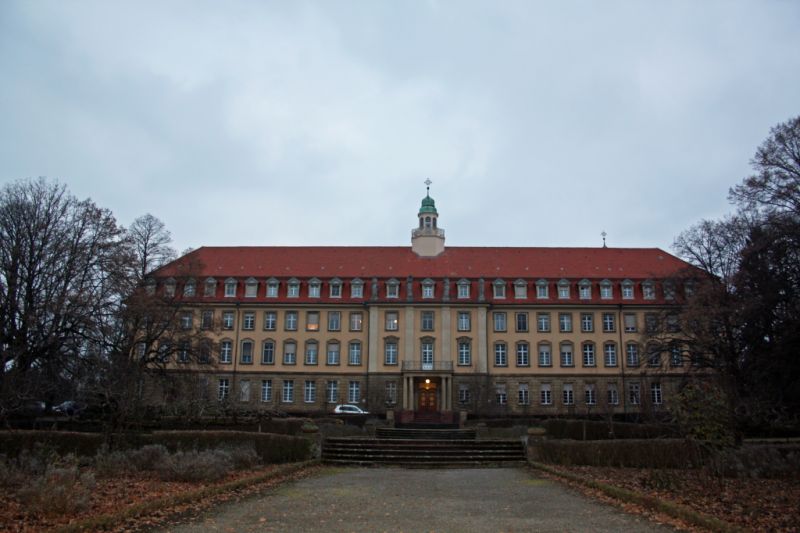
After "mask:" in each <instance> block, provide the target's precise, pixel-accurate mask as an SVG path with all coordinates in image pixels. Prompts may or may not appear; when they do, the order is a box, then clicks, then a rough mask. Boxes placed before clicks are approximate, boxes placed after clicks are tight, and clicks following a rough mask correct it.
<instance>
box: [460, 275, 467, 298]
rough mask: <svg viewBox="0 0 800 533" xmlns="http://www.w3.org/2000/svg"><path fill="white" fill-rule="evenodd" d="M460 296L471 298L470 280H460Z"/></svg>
mask: <svg viewBox="0 0 800 533" xmlns="http://www.w3.org/2000/svg"><path fill="white" fill-rule="evenodd" d="M458 297H459V298H461V299H464V298H469V281H467V280H465V279H461V280H459V281H458Z"/></svg>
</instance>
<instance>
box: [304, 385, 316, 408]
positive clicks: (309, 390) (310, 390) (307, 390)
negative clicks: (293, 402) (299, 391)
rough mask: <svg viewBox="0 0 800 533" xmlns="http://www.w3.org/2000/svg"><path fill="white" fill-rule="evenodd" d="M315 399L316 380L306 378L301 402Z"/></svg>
mask: <svg viewBox="0 0 800 533" xmlns="http://www.w3.org/2000/svg"><path fill="white" fill-rule="evenodd" d="M316 401H317V382H316V381H314V380H311V379H307V380H306V382H305V384H304V385H303V402H305V403H314V402H316Z"/></svg>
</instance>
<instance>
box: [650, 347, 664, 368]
mask: <svg viewBox="0 0 800 533" xmlns="http://www.w3.org/2000/svg"><path fill="white" fill-rule="evenodd" d="M647 366H650V367H659V366H661V348H660V347H659V346H656V345H648V346H647Z"/></svg>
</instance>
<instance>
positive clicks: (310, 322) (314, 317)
mask: <svg viewBox="0 0 800 533" xmlns="http://www.w3.org/2000/svg"><path fill="white" fill-rule="evenodd" d="M306 331H319V311H307V312H306Z"/></svg>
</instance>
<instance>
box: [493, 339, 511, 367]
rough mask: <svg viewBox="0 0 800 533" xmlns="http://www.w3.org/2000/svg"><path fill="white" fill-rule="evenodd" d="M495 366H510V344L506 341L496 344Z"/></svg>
mask: <svg viewBox="0 0 800 533" xmlns="http://www.w3.org/2000/svg"><path fill="white" fill-rule="evenodd" d="M494 366H508V346H507V345H506V343H504V342H496V343H495V344H494Z"/></svg>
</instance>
